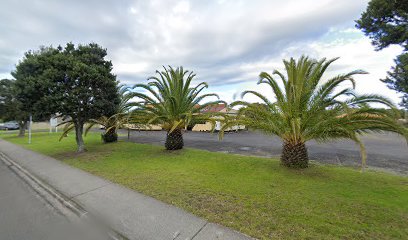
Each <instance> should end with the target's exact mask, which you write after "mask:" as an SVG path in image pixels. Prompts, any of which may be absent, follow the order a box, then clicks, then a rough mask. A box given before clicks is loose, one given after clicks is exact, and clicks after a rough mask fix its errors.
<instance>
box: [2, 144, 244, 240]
mask: <svg viewBox="0 0 408 240" xmlns="http://www.w3.org/2000/svg"><path fill="white" fill-rule="evenodd" d="M0 152H2V153H4V154H5V155H7V156H8V157H9V158H10V159H12V160H13V161H15V162H16V163H18V164H19V165H21V166H22V167H24V168H25V169H26V170H27V171H29V172H30V173H31V174H33V175H35V176H36V177H38V178H39V179H41V180H42V181H44V182H45V183H47V184H48V185H50V186H51V187H53V188H54V189H55V190H57V191H59V192H60V193H62V194H63V195H64V196H65V197H66V198H68V199H70V200H72V201H74V202H75V203H77V204H78V205H80V206H81V207H82V208H84V209H86V210H87V211H88V212H89V213H91V214H92V215H95V216H98V217H99V218H101V219H103V220H104V221H105V223H106V224H108V225H109V226H110V227H112V228H113V229H114V230H116V231H117V232H119V233H121V234H123V235H124V236H126V237H128V238H129V239H137V240H144V239H146V240H153V239H160V240H163V239H164V240H166V239H169V240H181V239H182V240H185V239H194V240H204V239H205V240H207V239H209V240H211V239H224V240H230V239H231V240H233V239H234V240H235V239H236V240H241V239H242V240H243V239H251V238H250V237H248V236H246V235H243V234H241V233H238V232H236V231H234V230H231V229H228V228H225V227H222V226H220V225H217V224H213V223H209V222H207V221H206V220H204V219H201V218H198V217H196V216H194V215H192V214H190V213H188V212H185V211H184V210H181V209H179V208H176V207H174V206H171V205H168V204H166V203H163V202H160V201H158V200H156V199H154V198H151V197H148V196H145V195H143V194H140V193H138V192H135V191H132V190H130V189H127V188H124V187H122V186H120V185H117V184H114V183H112V182H110V181H107V180H105V179H102V178H100V177H97V176H94V175H91V174H89V173H87V172H84V171H82V170H79V169H76V168H73V167H71V166H68V165H66V164H64V163H61V162H60V161H58V160H56V159H53V158H51V157H47V156H45V155H42V154H39V153H36V152H33V151H30V150H27V149H25V148H22V147H20V146H17V145H14V144H12V143H9V142H7V141H4V140H2V139H0Z"/></svg>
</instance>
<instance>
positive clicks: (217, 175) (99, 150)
mask: <svg viewBox="0 0 408 240" xmlns="http://www.w3.org/2000/svg"><path fill="white" fill-rule="evenodd" d="M0 136H1V137H2V138H4V139H5V140H8V141H10V142H13V143H16V144H20V145H23V146H24V147H26V148H29V149H32V150H34V151H37V152H41V153H43V154H46V155H49V156H52V157H55V158H57V159H59V160H61V161H63V162H65V163H67V164H69V165H72V166H75V167H77V168H80V169H83V170H85V171H88V172H91V173H93V174H95V175H99V176H101V177H104V178H106V179H109V180H111V181H113V182H116V183H119V184H122V185H124V186H126V187H128V188H131V189H134V190H137V191H139V192H142V193H144V194H146V195H149V196H152V197H155V198H157V199H159V200H162V201H164V202H167V203H170V204H173V205H175V206H178V207H181V208H183V209H186V210H187V211H190V212H192V213H194V214H196V215H198V216H201V217H204V218H206V219H208V220H209V221H212V222H216V223H220V224H222V225H225V226H228V227H231V228H234V229H236V230H238V231H241V232H244V233H246V234H248V235H251V236H253V237H256V238H260V239H407V237H408V228H407V226H408V204H407V203H408V178H407V177H401V176H395V175H391V174H387V173H382V172H373V171H368V172H365V173H360V172H359V171H358V170H355V169H352V168H346V167H336V166H328V165H312V166H311V167H310V168H308V169H305V170H288V169H285V168H283V167H281V166H280V165H279V162H278V161H277V160H276V159H267V158H259V157H250V156H240V155H231V154H223V153H214V152H208V151H202V150H195V149H184V150H181V151H176V152H167V151H165V150H163V147H160V146H153V145H147V144H135V143H129V142H118V143H114V144H102V143H101V141H100V136H99V134H90V135H88V137H86V138H85V140H86V143H87V148H88V150H89V151H88V152H86V153H84V154H76V153H75V152H74V151H75V140H74V137H73V135H72V134H71V136H70V137H68V138H66V139H64V140H63V141H62V142H58V137H59V135H56V134H50V133H35V134H33V142H32V144H31V145H28V144H27V139H24V138H17V137H15V136H13V135H10V134H2V135H0Z"/></svg>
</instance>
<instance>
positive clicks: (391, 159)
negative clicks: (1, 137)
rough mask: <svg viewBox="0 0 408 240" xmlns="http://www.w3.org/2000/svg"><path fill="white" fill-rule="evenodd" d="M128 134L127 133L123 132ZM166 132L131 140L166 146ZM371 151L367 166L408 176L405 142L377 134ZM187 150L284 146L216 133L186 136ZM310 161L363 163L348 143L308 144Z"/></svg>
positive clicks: (259, 137)
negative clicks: (220, 138) (222, 135)
mask: <svg viewBox="0 0 408 240" xmlns="http://www.w3.org/2000/svg"><path fill="white" fill-rule="evenodd" d="M121 133H123V134H126V133H127V132H126V131H123V132H121ZM165 137H166V132H164V131H141V132H139V131H131V132H130V140H131V141H133V142H137V143H149V144H157V145H164V141H165ZM362 140H363V142H364V143H365V146H366V149H367V154H368V157H367V165H368V166H369V167H372V168H381V169H385V170H390V171H393V172H398V173H402V174H408V145H407V143H406V141H405V139H404V138H402V137H401V136H399V135H397V134H392V133H381V134H379V133H375V134H368V135H365V136H363V137H362ZM184 144H185V146H186V147H191V148H198V149H204V150H209V151H213V152H225V153H235V154H244V155H256V156H265V157H279V154H280V152H281V149H282V148H281V145H282V142H281V141H280V139H279V138H277V137H274V136H265V135H263V134H261V133H257V132H250V131H242V132H238V133H226V134H225V137H224V139H223V140H222V141H219V140H218V135H217V134H216V133H214V134H211V133H206V132H186V133H185V134H184ZM307 146H308V149H309V157H310V159H312V160H316V161H318V162H322V163H330V164H340V165H352V166H356V165H359V164H360V163H361V159H360V152H359V148H358V146H357V145H356V144H355V143H354V142H352V141H348V140H342V141H336V142H329V143H320V144H319V143H317V142H315V141H310V142H308V143H307Z"/></svg>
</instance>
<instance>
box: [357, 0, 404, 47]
mask: <svg viewBox="0 0 408 240" xmlns="http://www.w3.org/2000/svg"><path fill="white" fill-rule="evenodd" d="M356 23H357V24H356V27H357V28H359V29H361V30H362V31H363V32H364V33H365V34H366V35H367V36H369V37H370V38H371V39H372V41H373V44H374V45H375V46H376V47H377V50H380V49H383V48H385V47H388V46H389V45H391V44H398V45H401V46H402V47H404V48H405V49H406V50H407V47H408V1H406V0H371V1H370V2H369V3H368V7H367V9H366V11H365V12H363V13H362V14H361V18H360V19H359V20H357V21H356Z"/></svg>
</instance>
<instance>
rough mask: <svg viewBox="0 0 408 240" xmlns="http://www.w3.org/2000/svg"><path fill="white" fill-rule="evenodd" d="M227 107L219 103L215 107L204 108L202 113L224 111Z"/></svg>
mask: <svg viewBox="0 0 408 240" xmlns="http://www.w3.org/2000/svg"><path fill="white" fill-rule="evenodd" d="M226 107H227V104H225V103H220V104H217V105H210V106H207V107H205V108H204V109H203V110H201V111H202V112H220V111H221V110H223V109H225V108H226Z"/></svg>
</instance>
